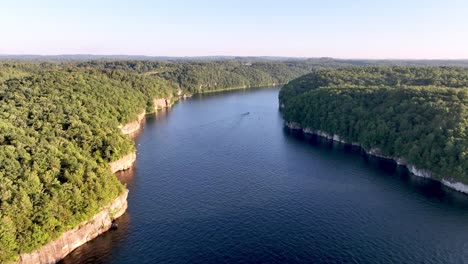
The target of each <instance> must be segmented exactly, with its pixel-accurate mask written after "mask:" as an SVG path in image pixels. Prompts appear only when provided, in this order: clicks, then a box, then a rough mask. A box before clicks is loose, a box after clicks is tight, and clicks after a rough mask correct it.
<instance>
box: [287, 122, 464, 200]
mask: <svg viewBox="0 0 468 264" xmlns="http://www.w3.org/2000/svg"><path fill="white" fill-rule="evenodd" d="M285 125H286V126H287V127H288V128H290V129H293V130H301V131H302V132H303V133H305V134H312V135H317V136H320V137H324V138H327V139H330V140H334V141H338V142H341V143H344V144H350V145H353V146H357V147H360V148H361V149H363V150H364V151H365V152H366V153H367V154H369V155H371V156H376V157H379V158H385V159H391V160H394V161H395V162H396V163H397V164H398V165H402V166H405V167H406V168H407V169H408V170H409V171H410V172H411V173H412V174H414V175H416V176H419V177H423V178H430V179H433V180H437V181H440V182H441V183H442V184H443V185H445V186H447V187H449V188H452V189H454V190H457V191H459V192H463V193H466V194H468V185H466V184H464V183H461V182H453V181H450V180H446V179H442V180H438V179H434V178H433V174H432V172H430V171H428V170H424V169H420V168H417V167H416V166H414V165H412V164H408V163H407V161H406V160H405V159H403V158H395V157H390V156H385V155H383V154H381V151H380V150H379V149H378V148H371V149H370V150H367V149H365V148H364V147H363V146H361V144H359V143H357V142H351V143H350V142H346V141H345V140H343V139H342V138H340V136H338V135H330V134H328V133H326V132H323V131H320V130H313V129H310V128H302V127H301V125H300V124H298V123H295V122H286V123H285Z"/></svg>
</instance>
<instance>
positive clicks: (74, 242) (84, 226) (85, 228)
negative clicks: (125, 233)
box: [16, 190, 128, 264]
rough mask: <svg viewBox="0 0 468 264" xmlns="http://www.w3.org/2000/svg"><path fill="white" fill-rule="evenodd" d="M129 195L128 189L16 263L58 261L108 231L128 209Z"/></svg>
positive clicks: (21, 257)
mask: <svg viewBox="0 0 468 264" xmlns="http://www.w3.org/2000/svg"><path fill="white" fill-rule="evenodd" d="M127 195H128V190H125V192H124V193H123V194H122V195H120V196H119V197H117V199H115V200H114V201H113V202H112V203H111V204H109V205H108V206H106V207H104V208H103V209H102V210H101V212H99V213H98V214H96V215H95V216H94V217H93V218H91V219H90V220H88V221H85V222H83V223H81V224H80V225H78V226H77V227H75V228H74V229H72V230H69V231H67V232H65V233H63V234H62V235H61V236H60V237H59V238H58V239H56V240H54V241H51V242H49V243H48V244H47V245H45V246H43V247H42V248H40V249H39V250H36V251H34V252H32V253H27V254H22V255H21V256H20V259H19V261H18V262H16V263H18V264H36V263H41V264H51V263H57V262H58V261H60V260H61V259H63V258H64V257H65V256H66V255H68V254H69V253H70V252H72V251H73V250H75V249H76V248H78V247H79V246H81V245H83V244H85V243H86V242H88V241H90V240H92V239H94V238H95V237H97V236H98V235H100V234H102V233H104V232H106V231H107V230H108V229H109V228H110V227H111V225H112V221H113V220H114V219H116V218H118V217H120V216H121V215H123V214H124V213H125V210H127Z"/></svg>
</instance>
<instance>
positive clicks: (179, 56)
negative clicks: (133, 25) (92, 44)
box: [0, 53, 468, 61]
mask: <svg viewBox="0 0 468 264" xmlns="http://www.w3.org/2000/svg"><path fill="white" fill-rule="evenodd" d="M26 56H37V57H66V56H94V57H148V58H208V57H225V58H284V59H334V60H405V61H418V60H429V61H466V60H468V58H391V57H388V58H369V57H362V58H359V57H349V58H343V57H328V56H317V57H306V56H284V55H175V56H174V55H143V54H93V53H63V54H34V53H25V54H17V53H16V54H15V53H0V57H26Z"/></svg>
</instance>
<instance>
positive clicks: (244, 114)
mask: <svg viewBox="0 0 468 264" xmlns="http://www.w3.org/2000/svg"><path fill="white" fill-rule="evenodd" d="M248 114H250V112H245V113H243V114H242V116H246V115H248Z"/></svg>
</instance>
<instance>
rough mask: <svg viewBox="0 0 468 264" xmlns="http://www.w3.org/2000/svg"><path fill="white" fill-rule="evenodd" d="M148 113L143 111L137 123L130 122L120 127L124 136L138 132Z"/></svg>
mask: <svg viewBox="0 0 468 264" xmlns="http://www.w3.org/2000/svg"><path fill="white" fill-rule="evenodd" d="M145 115H146V111H144V110H143V112H142V113H140V114H139V115H138V119H137V120H136V121H133V122H130V123H128V124H125V125H120V126H119V128H120V130H121V131H122V134H124V135H130V134H132V133H135V132H136V131H138V130H139V129H140V127H141V121H142V120H143V119H144V118H145Z"/></svg>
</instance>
